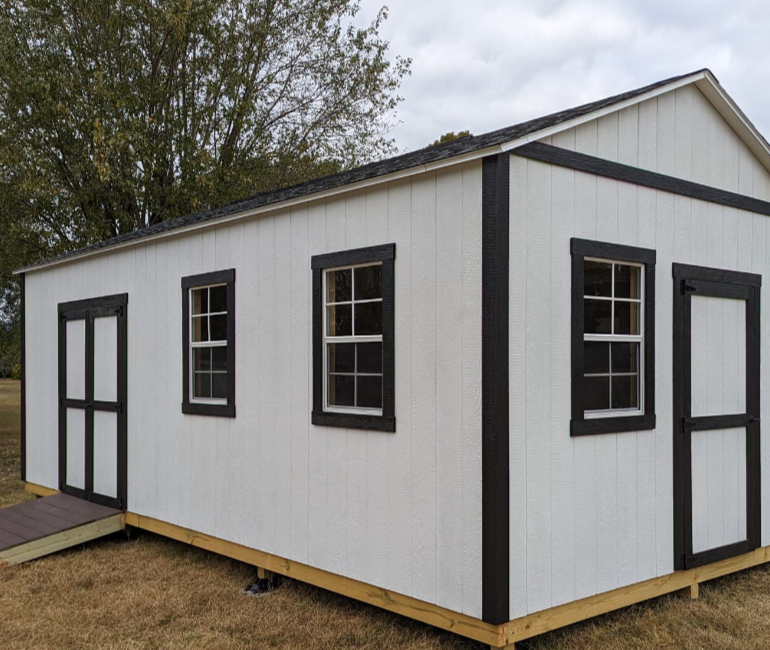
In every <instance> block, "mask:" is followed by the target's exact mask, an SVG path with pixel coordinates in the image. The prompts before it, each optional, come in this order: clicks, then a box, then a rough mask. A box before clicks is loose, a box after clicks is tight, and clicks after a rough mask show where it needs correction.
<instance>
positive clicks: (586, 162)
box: [511, 142, 770, 216]
mask: <svg viewBox="0 0 770 650" xmlns="http://www.w3.org/2000/svg"><path fill="white" fill-rule="evenodd" d="M511 153H512V154H514V155H516V156H522V157H524V158H531V159H533V160H539V161H540V162H545V163H550V164H553V165H558V166H560V167H567V168H569V169H574V170H576V171H580V172H586V173H588V174H596V175H597V176H604V177H605V178H612V179H614V180H616V181H623V182H626V183H633V184H635V185H642V186H644V187H649V188H652V189H654V190H661V191H663V192H671V193H672V194H678V195H680V196H687V197H689V198H691V199H699V200H701V201H709V202H710V203H718V204H719V205H725V206H727V207H730V208H737V209H739V210H746V211H747V212H755V213H757V214H764V215H766V216H770V202H767V201H762V200H761V199H755V198H754V197H751V196H745V195H743V194H737V193H735V192H728V191H727V190H720V189H718V188H716V187H711V186H709V185H701V184H700V183H693V182H692V181H686V180H683V179H681V178H675V177H673V176H667V175H665V174H659V173H658V172H651V171H648V170H646V169H639V168H638V167H631V166H629V165H623V164H621V163H616V162H612V161H610V160H604V159H602V158H596V157H595V156H589V155H586V154H584V153H578V152H575V151H569V150H567V149H561V148H559V147H554V146H552V145H549V144H544V143H542V142H530V143H528V144H525V145H522V146H521V147H518V148H516V149H514V150H512V151H511Z"/></svg>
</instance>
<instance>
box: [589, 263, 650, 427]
mask: <svg viewBox="0 0 770 650" xmlns="http://www.w3.org/2000/svg"><path fill="white" fill-rule="evenodd" d="M643 295H644V265H643V264H635V263H633V262H624V261H619V260H606V259H600V258H592V257H586V258H584V287H583V322H584V335H583V341H584V343H583V345H584V396H585V397H584V399H585V413H584V415H585V417H586V418H593V417H606V416H607V415H639V414H641V413H643V408H642V404H643V403H644V395H643V391H644V385H643V384H644V382H643V381H642V378H643V377H644V367H643V365H644V308H643V304H642V303H643V298H642V296H643Z"/></svg>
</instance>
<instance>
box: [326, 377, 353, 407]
mask: <svg viewBox="0 0 770 650" xmlns="http://www.w3.org/2000/svg"><path fill="white" fill-rule="evenodd" d="M355 379H356V378H355V377H354V376H353V375H329V406H355V402H354V391H355Z"/></svg>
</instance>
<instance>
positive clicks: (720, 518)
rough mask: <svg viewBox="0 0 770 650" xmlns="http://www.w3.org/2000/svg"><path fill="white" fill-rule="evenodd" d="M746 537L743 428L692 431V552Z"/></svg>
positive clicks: (744, 443) (738, 540)
mask: <svg viewBox="0 0 770 650" xmlns="http://www.w3.org/2000/svg"><path fill="white" fill-rule="evenodd" d="M747 537H748V532H747V530H746V430H745V429H714V430H711V431H695V432H693V434H692V546H693V553H699V552H701V551H705V550H708V549H710V548H717V547H720V546H725V545H727V544H735V543H736V542H740V541H742V540H744V539H747Z"/></svg>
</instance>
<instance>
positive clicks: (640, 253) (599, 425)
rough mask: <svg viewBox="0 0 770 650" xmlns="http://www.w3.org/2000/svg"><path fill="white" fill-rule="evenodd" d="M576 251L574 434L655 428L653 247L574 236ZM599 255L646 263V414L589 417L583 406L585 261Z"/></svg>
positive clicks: (574, 267)
mask: <svg viewBox="0 0 770 650" xmlns="http://www.w3.org/2000/svg"><path fill="white" fill-rule="evenodd" d="M570 251H571V252H572V359H571V363H572V419H571V421H570V435H571V436H588V435H594V434H603V433H622V432H625V431H645V430H649V429H654V428H655V424H656V420H655V260H656V253H655V251H654V250H652V249H649V248H638V247H636V246H623V245H621V244H611V243H608V242H598V241H591V240H588V239H577V238H573V239H571V240H570ZM585 257H598V258H606V259H613V260H620V261H625V262H636V263H639V264H644V379H643V381H644V414H643V415H636V416H630V417H622V416H618V417H606V418H586V417H585V409H584V408H583V404H584V401H583V386H584V382H583V370H584V358H583V332H584V329H585V328H584V322H583V318H584V314H583V263H584V258H585Z"/></svg>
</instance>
